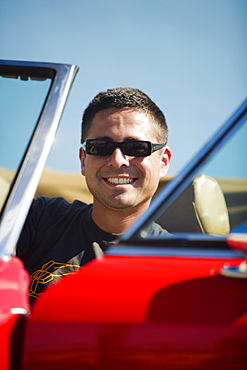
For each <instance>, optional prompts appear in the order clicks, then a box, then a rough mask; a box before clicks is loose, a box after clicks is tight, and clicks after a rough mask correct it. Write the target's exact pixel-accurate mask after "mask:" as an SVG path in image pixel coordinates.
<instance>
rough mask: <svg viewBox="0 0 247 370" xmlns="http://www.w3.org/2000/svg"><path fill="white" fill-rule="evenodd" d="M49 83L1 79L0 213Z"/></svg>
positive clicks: (47, 81) (46, 81) (48, 81)
mask: <svg viewBox="0 0 247 370" xmlns="http://www.w3.org/2000/svg"><path fill="white" fill-rule="evenodd" d="M50 83H51V81H50V80H45V81H34V80H30V79H29V80H27V81H24V80H20V79H15V78H3V77H0V210H1V208H2V206H3V204H4V201H5V198H6V196H7V193H8V189H9V187H10V185H11V182H12V180H13V178H14V175H15V173H16V170H17V169H18V166H19V165H20V162H21V160H22V157H23V155H24V152H25V150H26V148H27V145H28V142H29V140H30V138H31V135H32V133H33V130H34V127H35V124H36V122H37V119H38V117H39V114H40V112H41V109H42V106H43V104H44V101H45V99H46V96H47V93H48V90H49V88H50Z"/></svg>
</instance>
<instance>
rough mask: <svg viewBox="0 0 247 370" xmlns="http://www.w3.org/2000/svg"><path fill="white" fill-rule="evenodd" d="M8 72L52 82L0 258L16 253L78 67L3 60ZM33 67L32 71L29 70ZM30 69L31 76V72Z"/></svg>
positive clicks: (7, 210) (3, 231)
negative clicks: (48, 79) (49, 79)
mask: <svg viewBox="0 0 247 370" xmlns="http://www.w3.org/2000/svg"><path fill="white" fill-rule="evenodd" d="M0 69H1V71H2V70H3V72H4V73H5V71H7V74H8V76H10V75H11V70H13V73H12V75H13V76H14V77H16V76H20V77H21V78H23V79H24V78H27V77H30V78H31V76H32V77H34V78H37V77H38V78H40V77H42V78H51V79H52V84H51V88H50V91H49V93H48V96H47V99H46V102H45V104H44V106H43V110H42V112H41V115H40V117H39V120H38V124H37V126H36V128H35V131H34V134H33V137H32V139H31V142H30V144H29V147H28V149H27V152H26V155H25V157H24V159H23V161H22V164H21V168H20V170H19V172H18V174H17V177H16V179H15V182H14V185H13V188H12V190H11V193H10V195H9V197H8V199H7V202H6V204H5V207H4V210H3V214H2V218H1V224H0V258H1V257H3V256H9V255H11V254H12V253H13V251H14V249H15V245H16V243H17V241H18V238H19V235H20V233H21V229H22V227H23V224H24V222H25V218H26V216H27V213H28V210H29V207H30V204H31V202H32V199H33V197H34V194H35V191H36V188H37V186H38V182H39V179H40V176H41V174H42V171H43V168H44V166H45V162H46V159H47V157H48V154H49V151H50V149H51V146H52V143H53V140H54V137H55V133H56V130H57V127H58V124H59V121H60V119H61V116H62V112H63V109H64V106H65V103H66V100H67V98H68V94H69V91H70V89H71V86H72V84H73V81H74V78H75V75H76V73H77V72H78V67H77V66H75V65H69V64H55V63H54V64H52V63H36V62H16V61H0ZM29 71H30V72H29ZM30 73H31V76H30Z"/></svg>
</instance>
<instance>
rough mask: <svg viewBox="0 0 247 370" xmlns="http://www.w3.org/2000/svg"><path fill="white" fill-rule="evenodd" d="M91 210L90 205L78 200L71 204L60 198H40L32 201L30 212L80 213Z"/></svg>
mask: <svg viewBox="0 0 247 370" xmlns="http://www.w3.org/2000/svg"><path fill="white" fill-rule="evenodd" d="M88 208H91V205H90V204H87V203H83V202H81V201H79V200H74V201H73V202H72V203H70V202H68V201H67V200H66V199H64V198H62V197H54V198H48V197H44V196H40V197H38V198H36V199H34V200H33V202H32V205H31V210H30V212H31V213H32V212H35V213H46V212H49V214H52V213H56V214H57V213H61V212H62V213H65V212H66V213H70V212H73V213H74V212H81V211H85V210H86V209H88Z"/></svg>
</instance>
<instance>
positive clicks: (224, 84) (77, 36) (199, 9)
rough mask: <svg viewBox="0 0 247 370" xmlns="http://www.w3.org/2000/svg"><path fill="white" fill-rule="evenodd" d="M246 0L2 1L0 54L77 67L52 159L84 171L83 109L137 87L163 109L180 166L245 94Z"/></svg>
mask: <svg viewBox="0 0 247 370" xmlns="http://www.w3.org/2000/svg"><path fill="white" fill-rule="evenodd" d="M246 31H247V1H246V0H1V1H0V35H1V37H0V57H1V59H17V60H33V61H47V62H61V63H62V62H64V63H71V64H77V65H78V66H79V67H80V71H79V74H78V75H77V78H76V81H75V83H74V87H73V89H72V92H71V94H70V97H69V102H68V104H67V106H66V111H65V114H64V116H63V118H62V122H61V127H60V129H59V132H58V135H57V140H56V142H55V145H54V148H53V150H52V153H51V155H50V157H49V160H48V166H49V167H52V168H54V169H57V170H64V171H74V172H78V171H79V168H80V167H79V161H78V148H79V145H80V121H81V115H82V112H83V109H84V108H85V107H86V105H87V104H88V103H89V101H90V100H91V99H92V98H93V96H94V95H95V94H96V93H98V92H99V91H102V90H105V89H107V88H112V87H119V86H132V87H137V88H140V89H142V90H143V91H144V92H146V93H147V94H148V95H149V96H150V97H151V98H152V99H153V100H154V101H155V102H156V103H157V104H158V105H159V107H160V108H161V109H162V110H163V111H164V113H165V116H166V118H167V122H168V125H169V130H170V138H169V145H170V147H171V148H172V150H173V152H174V157H173V160H172V165H171V170H170V175H172V174H174V173H176V172H177V171H178V170H179V169H180V168H181V167H182V166H183V165H185V164H186V162H188V161H189V159H190V158H191V157H192V156H193V154H194V153H195V152H197V151H198V149H199V148H200V147H201V146H202V145H203V144H204V143H205V141H207V139H208V138H209V137H210V136H211V135H212V134H213V133H214V132H215V131H216V129H217V128H218V127H219V126H220V125H221V124H222V123H223V122H224V121H225V120H226V119H227V118H228V117H229V115H230V114H231V113H232V112H233V111H234V110H235V109H236V108H237V107H238V105H239V104H240V103H241V102H242V101H243V100H244V99H245V98H246V95H247V94H246V92H247V89H246V88H247V73H246V66H247V32H246Z"/></svg>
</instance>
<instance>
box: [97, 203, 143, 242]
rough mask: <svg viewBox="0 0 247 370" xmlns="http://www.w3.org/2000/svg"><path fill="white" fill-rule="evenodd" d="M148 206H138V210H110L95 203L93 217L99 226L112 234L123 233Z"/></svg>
mask: <svg viewBox="0 0 247 370" xmlns="http://www.w3.org/2000/svg"><path fill="white" fill-rule="evenodd" d="M146 209H147V207H146V206H145V208H144V207H138V209H137V210H135V209H133V208H131V209H127V210H126V209H125V210H123V209H120V210H111V209H110V210H109V209H107V210H106V209H104V207H97V206H95V205H93V209H92V219H93V221H94V222H95V223H96V225H97V226H98V227H100V228H101V229H102V230H104V231H106V232H108V233H111V234H119V235H120V234H123V233H125V232H126V231H127V229H128V228H129V227H130V226H131V225H133V223H134V222H135V221H136V220H137V218H139V217H140V216H141V215H142V214H143V213H144V212H145V211H146Z"/></svg>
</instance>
